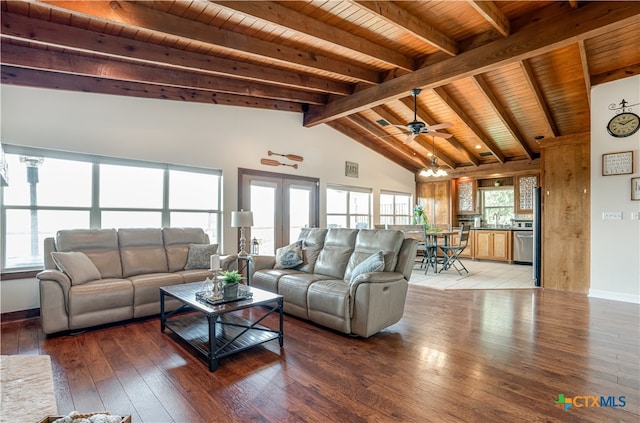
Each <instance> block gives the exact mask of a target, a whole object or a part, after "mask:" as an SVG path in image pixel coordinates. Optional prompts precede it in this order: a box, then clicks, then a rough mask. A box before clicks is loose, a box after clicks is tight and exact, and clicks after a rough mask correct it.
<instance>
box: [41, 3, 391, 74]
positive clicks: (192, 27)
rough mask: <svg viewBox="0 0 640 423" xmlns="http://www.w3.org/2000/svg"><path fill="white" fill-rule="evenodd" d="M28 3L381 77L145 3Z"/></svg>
mask: <svg viewBox="0 0 640 423" xmlns="http://www.w3.org/2000/svg"><path fill="white" fill-rule="evenodd" d="M29 1H30V2H34V3H36V4H46V5H48V6H50V7H53V8H58V9H60V10H67V11H68V10H73V11H74V12H76V13H81V14H83V15H85V16H86V17H88V18H91V19H100V20H102V21H104V22H109V23H115V24H118V25H123V26H125V27H127V28H133V29H141V28H142V29H146V30H149V31H155V32H157V33H162V34H167V33H168V34H171V35H173V36H176V37H180V38H182V39H185V40H191V41H194V42H200V43H204V44H206V45H207V46H209V47H210V48H212V49H214V50H217V51H220V52H224V51H237V50H240V51H242V52H243V53H245V54H247V55H250V56H252V57H253V58H254V59H256V60H262V61H264V62H266V63H268V62H271V61H275V62H276V63H278V64H279V65H281V66H284V67H287V68H290V67H291V64H295V65H296V66H297V67H298V69H301V70H304V69H307V68H311V69H313V68H315V69H322V70H324V71H326V72H330V73H332V74H334V75H335V77H339V78H349V79H350V80H352V81H354V82H355V81H360V82H367V83H371V84H375V83H377V82H378V81H379V78H380V76H379V75H378V73H377V72H375V71H372V70H369V69H365V68H363V67H360V66H356V65H354V64H351V63H346V62H342V61H339V60H336V59H333V58H331V57H328V56H323V55H321V54H316V53H313V52H309V51H304V50H300V49H296V48H292V47H287V46H283V45H282V44H276V43H272V42H269V41H264V40H261V39H259V38H255V37H251V36H248V35H244V34H240V33H238V32H232V31H226V30H223V29H220V28H217V27H214V26H211V25H206V24H203V23H200V22H196V21H193V20H190V19H185V18H181V17H179V16H175V15H171V14H169V13H163V12H160V11H157V10H154V9H151V8H149V7H146V6H143V4H144V2H142V3H140V4H137V3H129V2H125V1H110V2H103V1H82V2H80V1H57V0H50V1H49V0H42V1H36V0H29Z"/></svg>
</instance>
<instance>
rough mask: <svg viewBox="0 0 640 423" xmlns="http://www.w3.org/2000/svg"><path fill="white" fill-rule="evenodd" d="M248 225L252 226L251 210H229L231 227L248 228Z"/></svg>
mask: <svg viewBox="0 0 640 423" xmlns="http://www.w3.org/2000/svg"><path fill="white" fill-rule="evenodd" d="M250 226H253V212H250V211H242V210H241V211H234V212H231V227H232V228H248V227H250Z"/></svg>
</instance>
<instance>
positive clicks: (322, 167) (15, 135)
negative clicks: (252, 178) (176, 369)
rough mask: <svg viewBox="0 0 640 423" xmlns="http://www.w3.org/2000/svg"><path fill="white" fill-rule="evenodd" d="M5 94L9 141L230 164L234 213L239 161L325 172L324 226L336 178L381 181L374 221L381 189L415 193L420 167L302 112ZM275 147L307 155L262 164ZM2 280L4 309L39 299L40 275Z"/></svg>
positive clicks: (39, 92) (228, 238)
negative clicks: (355, 169) (291, 162)
mask: <svg viewBox="0 0 640 423" xmlns="http://www.w3.org/2000/svg"><path fill="white" fill-rule="evenodd" d="M0 95H1V103H0V106H1V119H2V121H1V125H2V126H1V128H2V129H1V130H2V132H1V134H2V142H3V143H7V144H15V145H24V146H30V147H41V148H48V149H55V150H64V151H73V152H81V153H89V154H97V155H105V156H112V157H123V158H131V159H138V160H147V161H152V162H161V163H171V164H181V165H189V166H199V167H205V168H214V169H221V170H222V171H223V209H224V210H225V211H230V210H235V209H236V207H237V204H238V203H237V201H238V199H237V192H238V188H237V178H238V168H247V169H260V170H264V171H270V172H279V173H287V174H295V175H300V176H309V177H315V178H320V184H321V186H320V210H321V216H322V217H321V221H320V226H325V225H326V218H325V216H324V212H323V211H324V209H325V208H324V207H325V194H324V193H325V188H326V185H327V183H335V184H344V185H352V186H358V187H367V188H372V189H373V193H374V207H373V209H374V222H378V218H379V216H378V202H377V198H378V195H379V193H380V190H381V189H384V190H394V191H400V192H407V193H412V194H413V193H414V192H415V179H414V175H413V173H411V172H409V171H407V170H405V169H403V168H401V167H399V166H397V165H396V164H394V163H393V162H391V161H389V160H388V159H386V158H384V157H383V156H381V155H379V154H377V153H374V152H372V151H371V150H369V149H367V148H365V147H364V146H362V145H360V144H358V143H357V142H355V141H353V140H351V139H350V138H347V137H345V136H344V135H342V134H340V133H338V132H336V131H334V130H333V129H331V128H329V127H328V126H325V125H320V126H317V127H313V128H305V127H303V126H302V114H299V113H290V112H281V111H270V110H261V109H251V108H240V107H229V106H218V105H210V104H199V103H187V102H177V101H169V100H151V99H140V98H130V97H119V96H111V95H102V94H87V93H76V92H67V91H57V90H46V89H39V88H26V87H14V86H1V87H0ZM268 150H272V151H275V152H278V153H289V154H298V155H301V156H303V157H304V162H302V163H300V164H299V165H300V166H299V168H298V169H297V170H295V169H293V168H291V167H288V166H280V167H270V166H264V165H261V164H260V159H261V158H267V157H268V155H267V151H268ZM272 158H273V157H272ZM345 161H351V162H356V163H358V164H359V173H360V174H359V178H351V177H346V176H344V165H345ZM196 194H197V190H194V195H196ZM229 226H230V213H225V215H224V220H223V228H224V227H229ZM235 245H236V231H235V230H228V231H224V232H223V240H222V250H223V252H225V253H229V252H232V251H231V250H234V248H235ZM25 284H26V285H25ZM0 286H1V288H2V289H1V294H2V298H1V303H0V312H2V313H6V312H9V311H16V310H25V309H30V308H37V307H38V306H39V305H38V304H39V303H38V298H37V296H38V294H37V289H36V288H35V287H36V286H37V285H36V284H34V283H33V281H3V282H2V284H1V285H0ZM25 286H28V287H30V288H28V289H25Z"/></svg>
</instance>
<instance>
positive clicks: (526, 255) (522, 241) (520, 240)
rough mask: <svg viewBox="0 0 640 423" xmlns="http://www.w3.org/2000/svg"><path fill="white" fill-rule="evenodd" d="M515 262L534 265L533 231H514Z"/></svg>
mask: <svg viewBox="0 0 640 423" xmlns="http://www.w3.org/2000/svg"><path fill="white" fill-rule="evenodd" d="M513 261H514V262H518V263H533V231H513Z"/></svg>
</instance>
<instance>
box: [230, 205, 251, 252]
mask: <svg viewBox="0 0 640 423" xmlns="http://www.w3.org/2000/svg"><path fill="white" fill-rule="evenodd" d="M251 226H253V212H250V211H244V210H240V211H234V212H231V227H232V228H240V251H239V252H238V256H240V257H246V256H247V255H248V254H247V252H246V251H245V246H246V241H245V238H244V228H246V227H251Z"/></svg>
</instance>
